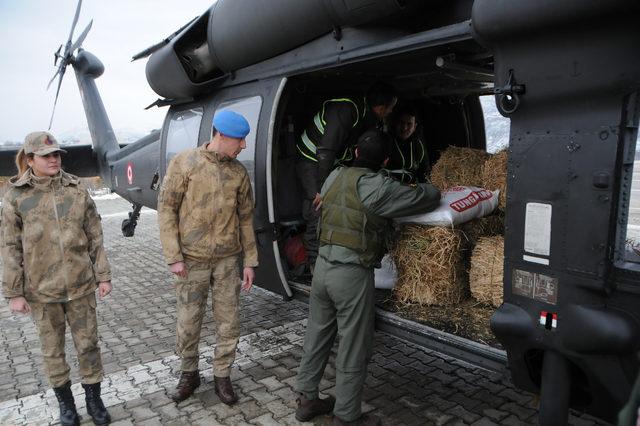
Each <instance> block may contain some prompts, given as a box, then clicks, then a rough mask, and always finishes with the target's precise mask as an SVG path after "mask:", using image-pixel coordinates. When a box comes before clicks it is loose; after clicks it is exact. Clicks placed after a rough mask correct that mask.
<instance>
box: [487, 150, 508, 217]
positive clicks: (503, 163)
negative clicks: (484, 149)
mask: <svg viewBox="0 0 640 426" xmlns="http://www.w3.org/2000/svg"><path fill="white" fill-rule="evenodd" d="M482 187H483V188H485V189H488V190H490V191H494V190H496V189H499V190H500V199H499V200H498V208H499V209H500V210H502V211H504V210H505V207H506V206H507V151H506V150H504V151H500V152H498V153H496V154H494V155H492V156H490V157H489V158H488V159H487V161H485V163H484V165H483V166H482Z"/></svg>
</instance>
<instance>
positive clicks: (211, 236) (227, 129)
mask: <svg viewBox="0 0 640 426" xmlns="http://www.w3.org/2000/svg"><path fill="white" fill-rule="evenodd" d="M248 133H249V123H248V122H247V120H246V119H245V118H244V117H242V116H241V115H239V114H236V113H235V112H232V111H228V110H224V111H219V112H218V113H217V114H216V115H215V116H214V119H213V137H212V139H211V141H210V142H209V143H207V144H205V145H203V146H201V147H199V148H196V149H192V150H188V151H185V152H182V153H180V154H178V155H177V156H176V157H175V158H174V159H173V160H172V161H171V163H170V164H169V168H168V170H167V175H166V176H165V178H164V181H163V183H162V189H161V191H160V195H159V198H158V220H159V224H160V240H161V242H162V247H163V250H164V255H165V258H166V261H167V264H168V265H169V268H170V270H171V272H173V273H174V274H175V275H176V299H177V317H178V318H177V321H178V324H177V327H176V328H177V330H176V334H177V350H176V351H177V353H178V355H179V356H180V358H181V359H182V366H181V371H182V372H181V376H180V380H179V381H178V385H177V387H176V390H175V392H174V393H173V394H172V398H173V400H174V401H176V402H180V401H183V400H184V399H186V398H188V397H189V396H191V395H192V394H193V392H194V390H195V389H196V388H197V387H198V386H199V385H200V376H199V372H198V343H199V341H200V330H201V328H202V318H203V316H204V313H205V309H206V304H207V297H208V295H209V291H211V292H212V298H213V317H214V320H215V332H216V348H215V357H214V363H213V367H214V382H215V392H216V394H217V395H218V396H219V397H220V400H221V401H222V402H224V403H225V404H228V405H231V404H233V403H235V402H236V401H237V396H236V394H235V392H234V390H233V387H232V385H231V380H230V379H229V375H230V373H231V365H232V364H233V361H234V360H235V353H236V347H237V345H238V340H239V338H240V325H239V323H240V319H239V312H238V311H239V296H240V287H241V280H240V267H239V264H240V262H242V263H243V281H242V288H243V289H244V290H246V291H248V290H249V289H250V288H251V285H252V283H253V279H254V271H253V268H254V267H256V266H258V252H257V249H256V242H255V234H254V231H253V196H252V193H251V183H250V180H249V175H248V173H247V170H246V169H245V168H244V166H243V165H242V164H241V163H240V162H239V161H238V160H236V157H237V155H238V154H239V153H240V151H242V149H244V148H245V147H246V143H245V137H246V136H247V134H248Z"/></svg>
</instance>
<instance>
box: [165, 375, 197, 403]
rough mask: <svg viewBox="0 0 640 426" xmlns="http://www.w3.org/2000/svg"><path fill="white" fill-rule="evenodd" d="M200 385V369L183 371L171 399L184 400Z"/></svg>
mask: <svg viewBox="0 0 640 426" xmlns="http://www.w3.org/2000/svg"><path fill="white" fill-rule="evenodd" d="M198 386H200V372H199V371H198V370H196V371H183V372H182V374H180V380H179V381H178V386H176V389H175V390H174V391H173V393H172V394H171V399H173V400H174V401H175V402H182V401H184V400H185V399H187V398H189V397H190V396H191V395H193V392H194V391H195V390H196V388H197V387H198Z"/></svg>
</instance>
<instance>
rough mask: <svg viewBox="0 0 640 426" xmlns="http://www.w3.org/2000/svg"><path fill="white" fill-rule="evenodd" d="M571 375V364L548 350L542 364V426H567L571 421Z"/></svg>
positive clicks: (540, 418)
mask: <svg viewBox="0 0 640 426" xmlns="http://www.w3.org/2000/svg"><path fill="white" fill-rule="evenodd" d="M570 391H571V374H570V373H569V362H568V361H567V359H566V358H565V357H564V356H562V355H561V354H559V353H557V352H554V351H550V350H547V351H545V353H544V361H543V364H542V386H541V392H540V415H539V418H538V424H540V425H541V426H555V425H566V424H567V422H568V420H569V396H570Z"/></svg>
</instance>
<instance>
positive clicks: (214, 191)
mask: <svg viewBox="0 0 640 426" xmlns="http://www.w3.org/2000/svg"><path fill="white" fill-rule="evenodd" d="M158 221H159V223H160V241H161V242H162V248H163V250H164V256H165V259H166V262H167V264H172V263H175V262H179V261H183V260H185V258H186V259H189V260H193V261H196V262H198V261H201V262H209V261H211V260H215V259H221V258H223V257H227V256H231V255H234V254H238V253H241V252H242V253H243V261H244V266H245V267H247V266H258V251H257V248H256V240H255V234H254V232H253V196H252V193H251V183H250V182H249V175H248V173H247V170H246V169H245V168H244V166H243V165H242V164H241V163H240V162H239V161H238V160H235V159H230V158H220V156H219V155H218V154H217V153H215V152H213V151H208V150H207V149H206V145H203V146H201V147H199V148H196V149H192V150H188V151H185V152H182V153H180V154H178V155H177V156H175V157H174V158H173V160H172V161H171V163H170V164H169V168H168V170H167V175H166V176H165V177H164V181H163V182H162V188H161V190H160V195H159V197H158Z"/></svg>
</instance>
